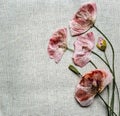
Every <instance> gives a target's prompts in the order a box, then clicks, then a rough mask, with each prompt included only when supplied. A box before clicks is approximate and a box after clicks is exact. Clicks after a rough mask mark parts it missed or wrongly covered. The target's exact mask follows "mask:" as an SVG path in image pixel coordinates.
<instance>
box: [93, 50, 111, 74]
mask: <svg viewBox="0 0 120 116" xmlns="http://www.w3.org/2000/svg"><path fill="white" fill-rule="evenodd" d="M92 53H93V54H94V55H96V56H97V57H99V58H100V59H101V60H102V61H103V62H104V63H105V64H106V65H107V67H108V68H109V70H110V72H111V73H112V72H113V71H112V69H111V67H110V66H109V65H108V63H107V62H106V61H105V60H104V59H103V58H102V57H101V56H100V55H98V54H97V53H95V52H94V51H92Z"/></svg>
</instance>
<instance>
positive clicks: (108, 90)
mask: <svg viewBox="0 0 120 116" xmlns="http://www.w3.org/2000/svg"><path fill="white" fill-rule="evenodd" d="M103 53H104V56H105V59H106V62H107V64H108V65H109V66H110V64H109V61H108V58H107V55H106V52H105V51H104V52H103ZM107 93H108V105H109V102H110V100H109V99H110V89H109V85H108V86H107Z"/></svg>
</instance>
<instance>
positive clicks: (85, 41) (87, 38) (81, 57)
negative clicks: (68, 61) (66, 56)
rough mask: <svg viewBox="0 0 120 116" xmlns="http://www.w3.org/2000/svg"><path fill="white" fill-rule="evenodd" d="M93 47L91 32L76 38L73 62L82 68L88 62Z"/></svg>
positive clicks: (93, 38) (93, 39) (93, 41)
mask: <svg viewBox="0 0 120 116" xmlns="http://www.w3.org/2000/svg"><path fill="white" fill-rule="evenodd" d="M94 45H95V37H94V34H93V33H92V32H89V33H87V34H85V35H80V36H78V39H77V40H76V41H75V42H74V54H73V62H74V63H75V64H76V65H78V66H80V67H83V66H85V65H86V64H87V63H88V62H89V61H90V54H91V50H92V49H93V48H94Z"/></svg>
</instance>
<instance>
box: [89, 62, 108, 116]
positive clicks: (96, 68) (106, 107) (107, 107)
mask: <svg viewBox="0 0 120 116" xmlns="http://www.w3.org/2000/svg"><path fill="white" fill-rule="evenodd" d="M90 63H91V64H92V65H93V66H94V67H95V69H97V66H96V65H95V64H94V63H93V62H92V61H90ZM108 87H109V86H107V88H108ZM108 101H109V100H108ZM105 105H106V104H105ZM108 105H109V102H108ZM106 108H107V112H108V116H110V112H109V108H108V106H106Z"/></svg>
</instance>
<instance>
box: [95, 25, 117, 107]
mask: <svg viewBox="0 0 120 116" xmlns="http://www.w3.org/2000/svg"><path fill="white" fill-rule="evenodd" d="M93 27H94V28H95V29H96V30H97V31H99V32H100V33H101V34H102V35H103V36H104V38H105V39H106V40H107V42H108V43H109V45H110V47H111V50H112V53H113V55H112V61H113V62H112V68H113V78H114V79H113V87H112V88H113V91H112V98H111V107H112V108H113V109H114V91H115V69H114V61H115V60H114V59H115V58H114V57H115V55H114V48H113V45H112V44H111V42H110V41H109V39H108V38H107V37H106V35H105V34H104V33H103V32H102V31H101V30H100V29H98V28H97V27H96V26H95V25H93Z"/></svg>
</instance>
